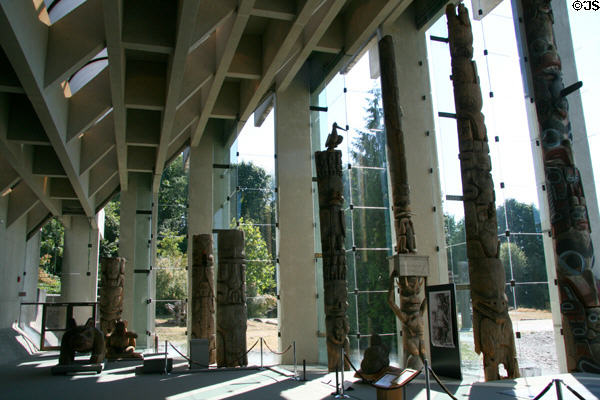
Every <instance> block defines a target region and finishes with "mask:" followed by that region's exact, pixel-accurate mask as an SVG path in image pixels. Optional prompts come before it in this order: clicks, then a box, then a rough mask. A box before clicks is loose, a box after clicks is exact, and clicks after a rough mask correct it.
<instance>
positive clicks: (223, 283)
mask: <svg viewBox="0 0 600 400" xmlns="http://www.w3.org/2000/svg"><path fill="white" fill-rule="evenodd" d="M218 240H219V269H218V271H217V366H218V367H236V366H240V367H241V366H245V365H248V356H247V354H246V328H247V319H248V316H247V315H248V311H247V309H246V255H245V253H244V232H243V231H240V230H237V229H227V230H222V231H219V236H218Z"/></svg>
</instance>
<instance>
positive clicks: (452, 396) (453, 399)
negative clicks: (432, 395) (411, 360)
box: [429, 368, 458, 400]
mask: <svg viewBox="0 0 600 400" xmlns="http://www.w3.org/2000/svg"><path fill="white" fill-rule="evenodd" d="M429 372H430V373H431V375H432V376H433V379H435V381H436V382H437V383H438V385H440V387H441V388H442V390H443V391H444V392H446V394H447V395H448V396H450V398H452V400H458V399H457V398H456V397H454V395H453V394H452V393H450V391H449V390H448V388H447V387H446V385H444V384H443V383H442V381H441V380H440V378H439V377H438V376H437V375H436V373H435V372H433V369H432V368H429Z"/></svg>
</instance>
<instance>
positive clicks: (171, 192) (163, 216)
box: [158, 154, 189, 253]
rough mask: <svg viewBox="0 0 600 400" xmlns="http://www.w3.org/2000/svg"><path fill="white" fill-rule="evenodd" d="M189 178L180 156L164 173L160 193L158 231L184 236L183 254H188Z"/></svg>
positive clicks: (182, 242) (180, 245) (180, 247)
mask: <svg viewBox="0 0 600 400" xmlns="http://www.w3.org/2000/svg"><path fill="white" fill-rule="evenodd" d="M188 187H189V176H188V174H187V173H186V171H185V169H184V164H183V156H182V155H181V154H180V155H179V156H177V158H175V159H174V160H173V162H171V163H170V164H169V165H168V166H167V167H166V168H165V169H164V171H163V174H162V179H161V182H160V190H159V192H158V231H159V232H167V231H170V232H175V233H176V234H177V235H179V236H183V240H182V241H181V242H179V249H180V251H181V253H186V252H187V229H188V228H187V217H186V214H187V199H188Z"/></svg>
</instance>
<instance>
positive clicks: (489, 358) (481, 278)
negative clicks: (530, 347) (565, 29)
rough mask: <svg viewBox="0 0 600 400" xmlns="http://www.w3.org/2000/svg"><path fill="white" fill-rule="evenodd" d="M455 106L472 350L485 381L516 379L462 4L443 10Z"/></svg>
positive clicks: (485, 150)
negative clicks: (479, 357) (501, 369)
mask: <svg viewBox="0 0 600 400" xmlns="http://www.w3.org/2000/svg"><path fill="white" fill-rule="evenodd" d="M446 17H447V18H448V40H449V44H450V56H451V60H452V84H453V86H454V102H455V104H456V124H457V128H458V142H459V145H458V146H459V153H460V154H459V159H460V168H461V175H462V186H463V205H464V209H465V231H466V236H467V257H468V259H469V276H470V280H471V299H472V303H473V337H474V341H475V351H476V352H477V354H480V353H483V365H484V373H485V379H486V380H496V379H500V378H503V376H501V375H500V372H499V366H500V364H502V365H503V366H504V368H505V369H506V371H507V374H508V375H507V376H506V378H517V377H519V366H518V363H517V357H516V350H515V338H514V334H513V328H512V322H511V320H510V317H509V315H508V299H507V297H506V294H505V292H504V287H505V275H504V267H503V266H502V262H501V261H500V258H499V241H498V236H497V229H498V228H497V225H498V224H497V220H496V203H495V201H496V196H495V193H494V182H493V180H492V175H491V170H492V162H491V160H490V156H489V148H488V141H487V132H486V127H485V123H484V117H483V114H482V113H481V107H482V97H481V88H480V86H479V76H478V75H477V66H476V65H475V62H474V61H473V60H472V58H473V33H472V31H471V22H470V20H469V14H468V12H467V9H466V8H465V6H464V5H463V4H459V5H458V14H457V13H456V7H455V6H454V5H453V4H450V5H448V6H447V8H446Z"/></svg>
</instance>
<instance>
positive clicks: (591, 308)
mask: <svg viewBox="0 0 600 400" xmlns="http://www.w3.org/2000/svg"><path fill="white" fill-rule="evenodd" d="M522 5H523V14H524V15H523V16H524V23H525V34H526V41H527V48H528V50H529V68H530V70H531V76H532V79H533V97H534V99H535V107H536V111H537V118H538V123H539V131H540V136H541V142H542V157H543V162H544V171H545V175H546V185H547V192H548V202H549V210H550V222H551V226H552V238H553V242H554V250H555V254H556V261H557V265H556V274H557V277H558V289H559V298H560V310H561V314H562V327H563V335H564V340H565V349H566V353H567V368H568V370H569V371H583V372H594V373H600V302H599V301H598V291H597V286H596V278H595V277H594V274H593V272H592V268H593V266H594V248H593V247H592V240H591V236H590V224H589V219H588V213H587V207H586V203H585V196H584V192H583V187H582V184H581V178H580V175H579V170H578V169H577V168H576V167H575V163H574V160H573V151H572V149H571V141H572V139H573V137H572V132H571V123H570V121H569V113H568V110H569V105H568V103H567V100H566V98H565V96H567V95H568V94H569V93H570V92H571V91H572V90H570V89H571V88H567V89H565V88H564V86H563V80H562V71H561V61H560V57H559V56H558V52H557V50H556V42H555V40H554V32H553V27H552V26H553V24H554V18H553V15H552V8H551V4H550V1H549V0H522Z"/></svg>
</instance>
